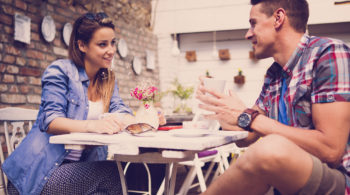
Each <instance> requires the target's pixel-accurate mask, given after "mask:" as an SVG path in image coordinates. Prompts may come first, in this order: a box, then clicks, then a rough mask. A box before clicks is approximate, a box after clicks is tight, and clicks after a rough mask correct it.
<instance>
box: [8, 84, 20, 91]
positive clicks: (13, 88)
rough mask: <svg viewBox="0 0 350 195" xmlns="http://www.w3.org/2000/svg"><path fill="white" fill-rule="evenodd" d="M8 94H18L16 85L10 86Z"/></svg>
mask: <svg viewBox="0 0 350 195" xmlns="http://www.w3.org/2000/svg"><path fill="white" fill-rule="evenodd" d="M9 92H10V93H18V92H19V90H18V87H17V86H16V85H10V89H9Z"/></svg>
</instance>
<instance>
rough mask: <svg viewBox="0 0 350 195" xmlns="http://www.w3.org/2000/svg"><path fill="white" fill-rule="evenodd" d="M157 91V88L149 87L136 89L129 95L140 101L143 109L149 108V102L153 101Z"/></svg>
mask: <svg viewBox="0 0 350 195" xmlns="http://www.w3.org/2000/svg"><path fill="white" fill-rule="evenodd" d="M157 91H158V88H157V87H154V86H150V87H145V88H140V87H136V88H135V89H134V90H131V92H130V95H131V97H134V98H136V99H138V100H141V101H142V102H143V104H144V106H145V108H146V109H147V108H149V107H150V104H149V102H153V101H154V97H155V95H156V93H157Z"/></svg>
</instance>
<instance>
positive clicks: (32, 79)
mask: <svg viewBox="0 0 350 195" xmlns="http://www.w3.org/2000/svg"><path fill="white" fill-rule="evenodd" d="M29 84H31V85H41V78H40V77H38V78H35V77H29Z"/></svg>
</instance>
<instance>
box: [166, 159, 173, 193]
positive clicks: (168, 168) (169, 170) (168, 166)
mask: <svg viewBox="0 0 350 195" xmlns="http://www.w3.org/2000/svg"><path fill="white" fill-rule="evenodd" d="M171 167H172V163H168V164H166V167H165V177H164V185H165V186H164V194H166V195H167V194H169V180H170V176H171Z"/></svg>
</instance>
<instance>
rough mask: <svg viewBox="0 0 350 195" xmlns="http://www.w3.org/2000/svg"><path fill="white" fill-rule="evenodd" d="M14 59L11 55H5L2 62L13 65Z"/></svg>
mask: <svg viewBox="0 0 350 195" xmlns="http://www.w3.org/2000/svg"><path fill="white" fill-rule="evenodd" d="M15 61H16V58H15V57H14V56H12V55H5V57H4V59H3V62H6V63H9V64H13V63H15Z"/></svg>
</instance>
